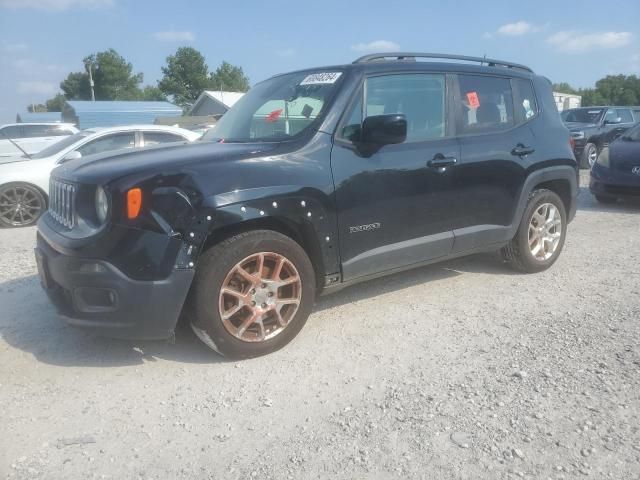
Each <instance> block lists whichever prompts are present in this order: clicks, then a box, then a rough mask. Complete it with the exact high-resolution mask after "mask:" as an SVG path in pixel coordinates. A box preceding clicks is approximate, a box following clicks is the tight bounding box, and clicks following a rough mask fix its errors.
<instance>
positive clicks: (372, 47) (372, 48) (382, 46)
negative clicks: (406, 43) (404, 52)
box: [351, 40, 400, 53]
mask: <svg viewBox="0 0 640 480" xmlns="http://www.w3.org/2000/svg"><path fill="white" fill-rule="evenodd" d="M351 50H354V51H356V52H362V53H377V52H394V51H398V50H400V45H398V44H397V43H396V42H392V41H390V40H374V41H373V42H369V43H358V44H356V45H351Z"/></svg>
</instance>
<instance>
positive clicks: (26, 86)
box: [18, 82, 58, 95]
mask: <svg viewBox="0 0 640 480" xmlns="http://www.w3.org/2000/svg"><path fill="white" fill-rule="evenodd" d="M57 91H58V84H57V83H53V82H18V93H24V94H34V95H53V94H54V93H56V92H57Z"/></svg>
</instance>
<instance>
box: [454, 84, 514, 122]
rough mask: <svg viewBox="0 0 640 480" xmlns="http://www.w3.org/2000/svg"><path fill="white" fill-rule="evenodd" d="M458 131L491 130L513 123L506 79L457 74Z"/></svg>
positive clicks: (511, 97) (509, 92)
mask: <svg viewBox="0 0 640 480" xmlns="http://www.w3.org/2000/svg"><path fill="white" fill-rule="evenodd" d="M458 85H459V88H460V92H459V99H460V108H459V109H458V112H459V116H460V117H461V118H459V119H458V122H459V131H460V132H461V133H463V134H465V133H492V132H499V131H502V130H507V129H508V128H511V127H512V126H513V125H514V120H513V100H512V99H513V96H512V93H511V83H510V82H509V80H508V79H506V78H499V77H488V76H481V75H458Z"/></svg>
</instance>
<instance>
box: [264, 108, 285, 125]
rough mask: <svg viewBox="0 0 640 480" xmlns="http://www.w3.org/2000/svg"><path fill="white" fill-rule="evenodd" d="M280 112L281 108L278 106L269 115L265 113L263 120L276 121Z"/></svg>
mask: <svg viewBox="0 0 640 480" xmlns="http://www.w3.org/2000/svg"><path fill="white" fill-rule="evenodd" d="M281 114H282V109H281V108H279V109H278V110H274V111H273V112H271V113H270V114H269V115H267V118H265V121H267V122H277V121H278V119H279V118H280V115H281Z"/></svg>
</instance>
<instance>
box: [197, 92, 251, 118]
mask: <svg viewBox="0 0 640 480" xmlns="http://www.w3.org/2000/svg"><path fill="white" fill-rule="evenodd" d="M243 95H244V93H243V92H227V91H224V90H205V91H204V92H202V93H201V94H200V96H199V97H198V98H197V100H196V101H195V102H193V106H192V107H191V109H190V110H189V113H191V112H192V111H194V110H195V109H196V108H197V107H198V105H200V103H202V102H203V101H204V100H205V99H207V98H208V99H211V100H213V101H214V102H217V103H219V104H220V105H222V106H223V107H225V108H226V109H227V110H229V109H230V108H231V107H233V105H234V104H235V103H236V102H237V101H238V100H240V99H241V98H242V96H243Z"/></svg>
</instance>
